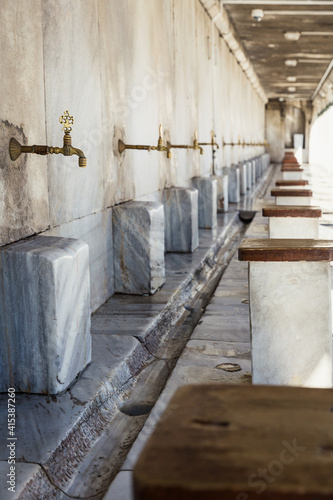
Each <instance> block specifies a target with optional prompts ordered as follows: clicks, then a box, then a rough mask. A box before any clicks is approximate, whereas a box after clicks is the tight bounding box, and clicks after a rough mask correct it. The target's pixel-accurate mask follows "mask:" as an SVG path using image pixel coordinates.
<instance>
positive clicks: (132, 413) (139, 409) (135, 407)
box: [119, 403, 154, 417]
mask: <svg viewBox="0 0 333 500" xmlns="http://www.w3.org/2000/svg"><path fill="white" fill-rule="evenodd" d="M153 406H154V405H152V404H150V403H125V404H124V405H123V406H121V407H120V408H119V410H120V411H121V413H124V415H128V416H129V417H140V416H141V415H147V414H148V413H150V412H151V410H152V408H153Z"/></svg>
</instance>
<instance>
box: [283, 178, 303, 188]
mask: <svg viewBox="0 0 333 500" xmlns="http://www.w3.org/2000/svg"><path fill="white" fill-rule="evenodd" d="M308 184H309V181H306V180H294V181H292V180H290V181H287V180H283V179H282V180H278V181H276V182H275V185H276V186H277V187H280V188H283V187H287V188H290V187H293V188H302V187H304V186H308Z"/></svg>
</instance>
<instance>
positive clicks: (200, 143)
mask: <svg viewBox="0 0 333 500" xmlns="http://www.w3.org/2000/svg"><path fill="white" fill-rule="evenodd" d="M210 136H211V141H210V142H199V146H212V148H213V149H214V146H216V148H217V149H220V147H219V145H218V144H217V142H215V137H216V135H215V132H214V130H212V131H211V133H210Z"/></svg>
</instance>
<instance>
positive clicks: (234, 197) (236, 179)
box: [229, 165, 240, 203]
mask: <svg viewBox="0 0 333 500" xmlns="http://www.w3.org/2000/svg"><path fill="white" fill-rule="evenodd" d="M229 201H230V202H231V203H239V202H240V172H239V167H238V166H237V165H233V166H232V167H230V169H229Z"/></svg>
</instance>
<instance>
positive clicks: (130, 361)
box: [0, 211, 242, 500]
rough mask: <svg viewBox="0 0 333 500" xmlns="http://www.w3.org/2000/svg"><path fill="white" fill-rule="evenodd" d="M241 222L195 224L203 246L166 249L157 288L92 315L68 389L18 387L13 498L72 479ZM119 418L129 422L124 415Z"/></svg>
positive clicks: (0, 457) (0, 414)
mask: <svg viewBox="0 0 333 500" xmlns="http://www.w3.org/2000/svg"><path fill="white" fill-rule="evenodd" d="M241 226H242V225H241V223H240V222H239V221H238V216H237V212H236V211H234V212H233V213H230V214H220V215H219V227H218V229H217V231H215V232H214V234H213V232H212V231H209V230H201V231H200V239H201V240H202V246H200V247H199V248H198V250H197V251H196V252H195V254H193V255H186V254H182V255H178V254H175V255H172V254H170V255H168V254H167V255H166V269H167V280H166V283H165V285H164V286H163V287H162V289H161V290H159V291H158V292H157V293H156V294H155V295H152V296H130V298H129V297H128V296H125V295H115V296H113V297H112V298H111V299H110V300H109V301H108V302H107V303H106V304H104V305H103V306H102V307H101V310H100V311H97V312H96V313H95V314H94V315H93V317H92V324H93V326H92V342H93V358H92V363H91V364H90V365H89V366H88V367H87V368H86V370H85V371H84V372H83V373H82V375H81V377H80V378H79V379H78V380H76V381H75V382H74V384H73V385H72V386H71V387H70V388H69V389H68V390H67V391H66V392H64V393H63V394H59V395H57V396H53V397H49V396H44V395H34V394H17V402H16V405H17V422H16V424H17V427H16V435H17V438H18V444H17V461H18V462H20V463H22V464H24V465H22V470H23V469H24V470H25V471H26V473H25V474H23V473H22V474H20V475H18V476H17V491H19V492H20V494H18V495H14V496H12V498H13V499H15V498H19V496H20V495H21V491H23V490H24V494H23V496H22V498H23V497H24V498H25V499H29V500H30V499H35V498H42V497H41V492H43V495H44V498H53V497H54V498H60V497H61V496H62V495H61V494H60V489H64V488H66V487H67V485H68V484H70V482H71V480H72V479H71V478H72V477H73V476H75V474H77V470H78V465H79V464H81V465H82V466H83V469H82V470H84V466H85V465H84V464H85V457H86V456H87V454H88V451H89V450H90V449H92V448H93V447H94V446H95V445H96V446H98V445H97V441H98V440H99V437H100V436H101V435H102V434H103V432H105V429H106V428H107V427H108V425H109V424H110V422H111V421H112V420H113V419H114V418H115V417H116V415H117V412H118V409H117V408H118V407H119V406H121V404H122V403H123V402H124V400H125V399H126V397H127V394H128V391H129V390H130V389H131V387H132V385H133V384H134V383H135V379H136V376H137V375H138V373H140V372H141V371H142V370H143V369H144V367H146V366H148V364H149V363H150V362H151V360H152V359H154V358H152V354H151V352H150V349H155V348H157V347H158V345H159V342H160V338H161V336H163V335H164V334H166V333H167V332H168V331H170V329H172V326H173V324H176V323H177V321H179V320H180V319H181V318H186V317H187V316H188V314H189V312H188V311H187V309H186V307H187V304H190V303H191V300H193V298H194V297H196V296H197V294H198V293H200V290H201V288H202V287H203V285H204V283H206V282H207V280H209V276H210V274H211V273H212V272H213V269H214V266H215V262H214V259H215V255H216V254H217V253H218V252H219V251H220V249H221V248H222V247H223V246H224V244H225V242H226V241H228V238H230V237H231V236H232V235H233V234H236V232H237V231H238V230H239V228H240V227H241ZM189 307H190V306H189ZM138 311H140V312H139V313H138ZM158 321H159V322H160V326H161V328H159V322H158ZM147 332H148V334H147ZM146 334H147V335H146ZM159 335H160V337H159ZM138 339H140V340H143V339H145V341H146V342H147V345H146V346H144V345H143V342H139V340H138ZM154 342H155V343H156V345H154ZM171 352H172V349H171ZM6 401H7V396H6V394H2V395H0V404H1V407H0V408H1V410H0V418H1V421H3V418H5V417H4V414H5V412H6ZM130 420H131V419H130ZM121 422H122V424H121V425H123V426H124V428H125V429H126V428H128V426H126V418H125V419H122V420H121ZM119 429H120V427H119ZM135 432H137V431H135ZM6 438H7V436H6V434H5V433H3V434H2V435H1V436H0V444H1V446H0V448H1V451H0V465H1V467H2V468H5V469H6V467H7V466H8V464H7V461H6V460H7V453H6ZM110 443H111V441H110V442H109V446H110V449H112V443H111V444H110ZM105 446H106V447H107V444H105ZM32 463H33V464H32ZM31 464H32V465H33V466H31V467H30V466H29V465H31ZM87 468H89V464H87ZM18 470H20V469H18ZM45 471H46V472H47V474H48V476H47V475H46V474H45ZM29 480H31V481H30V483H29ZM27 483H29V484H27ZM81 493H82V492H80V494H81ZM59 495H60V496H59ZM82 496H84V493H82ZM66 497H67V495H66V494H64V496H63V498H66ZM1 498H2V497H1Z"/></svg>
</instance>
